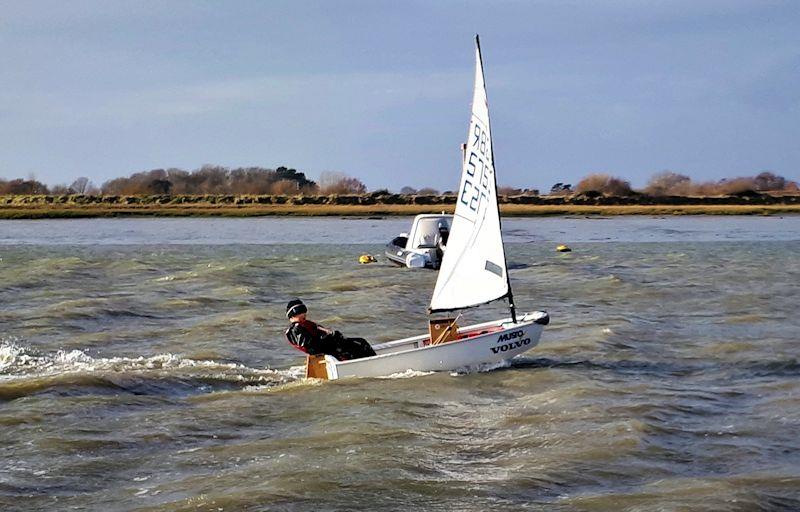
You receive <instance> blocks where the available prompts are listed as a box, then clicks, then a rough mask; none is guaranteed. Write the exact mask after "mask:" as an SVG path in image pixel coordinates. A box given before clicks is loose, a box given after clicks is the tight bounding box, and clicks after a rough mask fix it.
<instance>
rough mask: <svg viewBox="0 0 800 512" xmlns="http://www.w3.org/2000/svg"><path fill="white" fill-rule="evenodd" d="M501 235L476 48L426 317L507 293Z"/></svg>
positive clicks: (484, 98) (486, 111)
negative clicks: (449, 213) (453, 193)
mask: <svg viewBox="0 0 800 512" xmlns="http://www.w3.org/2000/svg"><path fill="white" fill-rule="evenodd" d="M506 272H507V269H506V256H505V252H504V250H503V239H502V236H501V234H500V213H499V210H498V206H497V183H496V180H495V174H494V155H493V154H492V136H491V129H490V128H489V103H488V101H487V99H486V85H485V84H484V80H483V62H482V60H481V50H480V44H479V43H478V41H477V38H476V47H475V90H474V93H473V97H472V117H471V119H470V123H469V132H467V145H466V150H465V152H464V162H463V168H462V172H461V185H460V186H459V188H458V197H457V199H456V211H455V215H454V217H453V224H452V226H451V227H450V236H449V239H448V240H447V250H446V251H445V253H444V258H443V259H442V264H441V267H440V269H439V277H438V279H437V281H436V288H435V289H434V291H433V297H432V298H431V306H430V309H431V312H436V311H447V310H452V309H461V308H467V307H470V306H476V305H478V304H483V303H486V302H489V301H492V300H495V299H499V298H502V297H505V296H507V295H508V293H509V286H508V276H507V275H506Z"/></svg>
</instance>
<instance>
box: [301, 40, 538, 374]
mask: <svg viewBox="0 0 800 512" xmlns="http://www.w3.org/2000/svg"><path fill="white" fill-rule="evenodd" d="M458 191H459V192H458V199H457V202H456V209H455V213H454V215H453V219H452V224H451V225H450V229H449V236H448V239H447V250H446V251H444V252H443V256H442V260H441V266H440V269H439V275H438V278H437V280H436V286H435V288H434V291H433V296H432V297H431V303H430V308H429V311H430V313H431V314H437V313H438V314H450V316H448V317H446V318H436V319H431V320H430V321H429V329H428V333H427V334H420V335H418V336H413V337H410V338H404V339H401V340H396V341H390V342H387V343H383V344H379V345H375V346H373V349H374V350H375V353H376V355H374V356H370V357H364V358H360V359H353V360H347V361H339V360H337V359H336V358H335V357H333V356H330V355H319V356H309V357H308V360H307V364H306V374H307V376H308V377H317V378H323V379H339V378H342V377H377V376H384V375H391V374H395V373H401V372H405V371H407V370H416V371H423V372H427V371H438V370H454V369H458V368H464V367H471V366H477V365H481V364H485V363H493V362H500V361H503V360H507V359H511V358H512V357H514V356H516V355H518V354H522V353H523V352H525V351H527V350H530V349H532V348H533V347H535V346H536V345H537V344H538V343H539V338H540V336H541V333H542V330H543V329H544V326H545V325H547V324H548V323H549V320H550V317H549V316H548V314H547V313H546V312H543V311H537V312H533V313H528V314H525V315H523V316H522V317H521V318H517V314H516V308H515V306H514V299H513V295H512V292H511V283H510V281H509V278H508V268H507V264H506V255H505V249H504V247H503V237H502V233H501V229H500V210H499V206H498V202H497V180H496V177H495V167H494V154H493V151H492V137H491V130H490V126H489V104H488V100H487V97H486V86H485V83H484V77H483V62H482V60H481V50H480V41H479V39H478V37H477V36H476V38H475V86H474V91H473V98H472V116H471V118H470V123H469V131H468V132H467V143H466V145H465V146H464V154H463V162H462V172H461V181H460V185H459V188H458ZM406 241H407V240H406ZM398 245H399V242H398ZM499 299H507V300H508V305H509V309H510V312H511V317H510V318H504V319H500V320H495V321H492V322H486V323H482V324H476V325H470V326H468V327H463V328H459V326H458V324H457V320H458V318H459V317H460V315H459V316H456V317H455V318H453V317H452V312H453V311H456V310H461V309H465V308H471V307H475V306H480V305H482V304H486V303H488V302H492V301H495V300H499Z"/></svg>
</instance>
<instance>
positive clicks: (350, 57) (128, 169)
mask: <svg viewBox="0 0 800 512" xmlns="http://www.w3.org/2000/svg"><path fill="white" fill-rule="evenodd" d="M798 27H800V1H796V0H788V1H772V0H720V1H716V0H705V1H703V0H688V1H683V0H675V1H666V0H648V1H645V0H641V1H639V0H604V1H578V0H539V1H534V0H531V1H521V0H508V1H491V2H490V1H486V0H483V1H451V0H440V1H415V0H403V1H379V0H364V1H351V0H347V1H345V0H341V1H336V0H325V1H302V0H294V1H286V2H284V1H262V0H259V1H226V2H219V1H182V0H170V1H166V2H165V1H162V0H158V1H149V0H144V1H136V2H131V1H121V0H104V1H88V0H72V1H70V2H63V1H61V0H59V1H37V0H15V1H8V0H0V178H4V179H11V178H17V177H29V176H34V177H35V178H36V179H39V180H40V181H43V182H45V183H47V184H49V185H55V184H69V183H71V182H72V181H73V180H74V179H75V178H77V177H79V176H86V177H89V178H90V179H91V180H92V181H94V182H95V183H96V184H101V183H102V182H104V181H106V180H109V179H112V178H115V177H119V176H127V175H130V174H131V173H133V172H138V171H144V170H150V169H156V168H169V167H178V168H182V169H186V170H193V169H197V168H199V167H200V166H202V165H204V164H216V165H223V166H226V167H238V166H260V167H268V168H275V167H278V166H281V165H285V166H287V167H293V168H296V169H298V170H300V171H303V172H305V173H306V174H307V176H309V177H310V178H311V179H316V178H318V177H319V175H320V173H322V172H325V171H334V172H343V173H346V174H348V175H351V176H355V177H357V178H359V179H360V180H362V181H363V182H364V183H365V184H366V185H367V187H368V188H369V189H371V190H374V189H379V188H388V189H390V190H393V191H398V190H399V189H400V188H401V187H403V186H411V187H415V188H421V187H433V188H436V189H438V190H448V189H452V188H455V187H457V183H458V180H459V176H460V172H461V171H460V144H461V143H462V141H463V140H464V139H465V138H466V130H467V124H468V121H469V112H470V110H469V109H470V101H471V97H472V90H471V89H472V84H473V82H472V80H473V78H472V77H473V73H474V46H473V45H474V43H473V38H474V35H475V34H476V33H477V34H480V37H481V48H482V51H483V61H484V71H485V75H486V85H487V92H488V96H489V104H490V115H491V122H492V135H493V141H494V154H495V165H496V171H497V181H498V184H499V185H500V186H513V187H519V188H538V189H541V190H543V191H548V190H549V189H550V187H551V186H552V185H553V184H554V183H556V182H562V183H572V184H575V183H577V182H578V181H579V180H580V179H581V178H582V177H585V176H586V175H588V174H591V173H607V174H611V175H614V176H618V177H621V178H623V179H626V180H628V181H630V182H631V184H632V185H633V186H634V187H642V186H644V185H645V184H646V183H647V181H648V179H649V178H650V177H652V176H653V175H654V174H655V173H657V172H660V171H664V170H670V171H673V172H679V173H682V174H686V175H689V176H690V177H692V179H694V180H698V181H706V180H718V179H721V178H731V177H737V176H753V175H755V174H757V173H759V172H761V171H765V170H768V171H772V172H774V173H776V174H779V175H782V176H784V177H786V178H789V179H793V180H800V29H799V28H798Z"/></svg>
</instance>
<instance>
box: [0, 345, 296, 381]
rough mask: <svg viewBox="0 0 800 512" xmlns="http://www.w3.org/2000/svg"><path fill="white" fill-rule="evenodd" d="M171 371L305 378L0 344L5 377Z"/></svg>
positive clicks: (209, 363) (165, 357) (207, 363)
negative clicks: (40, 352) (40, 350)
mask: <svg viewBox="0 0 800 512" xmlns="http://www.w3.org/2000/svg"><path fill="white" fill-rule="evenodd" d="M147 371H170V372H173V373H174V372H178V373H187V372H188V373H191V374H192V375H198V374H199V375H201V376H204V377H210V378H215V379H220V380H227V381H240V382H250V383H254V384H255V383H272V382H274V381H276V380H278V381H290V380H296V379H299V378H301V377H302V371H303V367H293V368H289V369H277V370H275V369H269V368H251V367H249V366H245V365H243V364H239V363H230V362H221V361H214V360H206V359H204V360H196V359H191V358H185V357H180V356H177V355H175V354H170V353H164V354H156V355H153V356H148V357H145V356H138V357H96V358H95V357H92V356H90V355H88V354H86V352H84V351H82V350H76V349H74V350H59V351H57V352H55V353H51V354H39V353H36V352H35V351H33V350H30V349H27V348H25V347H23V346H21V345H20V344H18V343H16V342H15V341H2V342H0V374H3V375H4V376H5V377H6V378H27V377H42V376H51V375H58V374H67V373H94V372H101V373H122V372H147Z"/></svg>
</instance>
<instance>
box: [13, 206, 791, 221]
mask: <svg viewBox="0 0 800 512" xmlns="http://www.w3.org/2000/svg"><path fill="white" fill-rule="evenodd" d="M500 209H501V212H502V215H503V216H504V217H541V216H617V215H786V214H800V203H796V202H795V203H792V204H678V205H676V204H644V205H643V204H617V205H603V204H557V205H553V204H501V205H500ZM453 210H454V205H453V204H435V205H431V204H289V203H283V204H258V203H244V204H225V203H223V204H219V203H216V204H214V203H178V204H156V203H153V204H113V203H112V204H107V203H89V204H74V203H72V204H70V203H65V204H54V203H49V204H48V203H44V204H38V203H37V204H18V203H17V204H14V203H11V204H2V203H0V219H6V220H8V219H70V218H109V217H261V216H265V217H266V216H284V217H332V216H333V217H373V216H413V215H417V214H420V213H441V212H445V213H452V212H453Z"/></svg>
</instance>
